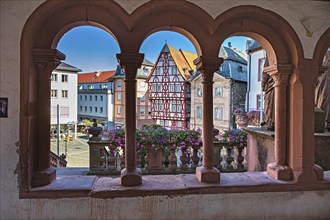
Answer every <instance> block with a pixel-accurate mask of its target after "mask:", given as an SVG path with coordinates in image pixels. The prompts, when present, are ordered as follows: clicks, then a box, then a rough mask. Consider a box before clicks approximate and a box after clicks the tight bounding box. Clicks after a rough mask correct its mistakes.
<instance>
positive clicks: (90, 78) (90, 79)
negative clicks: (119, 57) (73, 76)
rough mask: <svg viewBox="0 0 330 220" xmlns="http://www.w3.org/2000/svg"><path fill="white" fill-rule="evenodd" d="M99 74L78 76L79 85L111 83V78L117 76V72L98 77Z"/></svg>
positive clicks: (105, 72)
mask: <svg viewBox="0 0 330 220" xmlns="http://www.w3.org/2000/svg"><path fill="white" fill-rule="evenodd" d="M97 73H98V72H92V73H80V74H78V84H83V83H101V82H109V81H110V79H111V77H113V76H114V75H115V73H116V70H111V71H104V72H101V74H100V75H99V76H97Z"/></svg>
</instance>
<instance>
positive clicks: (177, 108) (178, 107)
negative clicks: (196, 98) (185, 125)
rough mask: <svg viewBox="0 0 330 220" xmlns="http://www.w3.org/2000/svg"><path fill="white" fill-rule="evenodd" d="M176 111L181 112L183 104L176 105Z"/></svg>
mask: <svg viewBox="0 0 330 220" xmlns="http://www.w3.org/2000/svg"><path fill="white" fill-rule="evenodd" d="M176 111H177V112H181V105H180V104H178V105H177V107H176Z"/></svg>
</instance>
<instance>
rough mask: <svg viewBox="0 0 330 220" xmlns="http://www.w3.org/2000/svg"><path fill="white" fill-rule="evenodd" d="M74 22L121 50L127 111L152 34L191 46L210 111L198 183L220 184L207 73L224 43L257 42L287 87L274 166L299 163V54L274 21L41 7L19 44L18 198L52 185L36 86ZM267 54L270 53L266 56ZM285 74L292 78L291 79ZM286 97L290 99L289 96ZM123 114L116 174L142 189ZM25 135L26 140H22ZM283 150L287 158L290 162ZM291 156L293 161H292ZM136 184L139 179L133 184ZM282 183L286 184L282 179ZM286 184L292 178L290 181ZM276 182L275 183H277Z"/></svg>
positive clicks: (104, 5) (130, 120)
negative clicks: (95, 29) (120, 167)
mask: <svg viewBox="0 0 330 220" xmlns="http://www.w3.org/2000/svg"><path fill="white" fill-rule="evenodd" d="M46 12H47V13H46ZM55 18H58V19H55ZM174 18H175V19H174ZM80 22H83V23H84V24H95V23H96V24H99V25H98V26H99V27H104V29H106V30H111V32H112V33H113V35H114V36H116V37H115V39H116V40H117V41H118V43H119V45H120V48H121V54H119V55H117V58H118V60H119V63H120V66H121V67H122V68H123V69H125V81H124V83H125V85H126V88H127V91H126V92H125V100H126V101H127V102H126V104H130V105H131V106H136V95H135V92H136V90H135V88H136V82H135V78H136V73H137V69H138V68H139V67H140V66H141V64H142V62H143V54H139V53H138V51H139V48H140V46H141V43H142V42H143V40H144V39H146V37H147V36H149V35H150V34H151V33H153V32H154V31H158V30H174V31H177V32H179V33H182V34H184V35H185V36H186V37H188V39H190V40H191V42H192V43H193V44H194V46H195V48H196V51H197V53H198V58H197V59H196V60H195V61H194V64H195V65H196V66H197V69H198V70H199V71H201V72H202V78H203V80H204V82H205V84H207V85H208V86H205V88H206V89H205V91H204V89H203V109H204V110H205V109H209V110H211V112H210V111H209V110H208V111H207V112H203V130H204V131H205V134H206V136H207V138H206V139H207V141H205V142H204V143H203V146H207V147H205V149H204V157H203V166H204V167H203V169H202V170H201V171H200V173H199V174H197V176H198V178H199V180H200V181H202V182H204V181H205V182H219V177H220V175H218V174H217V172H216V171H215V170H213V166H212V156H211V155H212V140H213V136H212V135H213V132H212V129H213V123H212V121H213V110H212V107H213V103H212V102H209V100H212V93H213V91H212V85H211V84H212V79H213V73H214V72H215V71H216V70H218V69H219V65H220V64H221V63H222V62H223V60H222V59H220V58H219V57H218V54H219V48H220V45H221V44H222V42H223V41H224V40H225V39H226V38H227V37H230V36H233V35H246V36H249V37H252V38H254V39H256V40H258V41H259V42H260V43H261V44H262V45H263V46H264V48H265V50H266V51H267V55H268V57H269V63H270V67H269V68H268V71H269V72H270V73H271V74H274V75H276V74H277V75H281V76H282V74H284V75H285V76H284V77H280V76H279V77H278V80H279V84H280V86H287V84H289V87H288V88H289V89H288V90H287V91H285V90H284V89H282V90H281V91H280V94H281V95H280V96H281V100H280V101H283V103H287V105H288V111H287V112H288V113H285V110H284V114H283V117H281V118H282V122H283V124H282V125H281V127H289V131H288V132H285V130H281V131H278V132H281V133H277V137H279V136H282V138H281V139H279V140H280V142H281V143H280V144H279V143H278V145H281V146H284V148H279V149H278V151H279V152H280V154H281V155H283V154H284V155H285V156H284V160H282V159H283V156H282V157H281V162H283V161H284V162H283V165H285V166H286V165H287V164H288V160H289V162H290V163H291V164H292V163H293V162H292V161H295V159H297V158H298V159H299V157H300V156H301V154H299V152H301V151H303V150H304V151H305V150H306V149H307V146H306V144H303V143H301V142H302V141H303V139H304V137H303V135H302V134H303V133H304V132H305V131H304V130H303V129H302V128H301V130H299V131H296V130H295V129H296V128H297V127H298V128H300V126H301V127H303V126H302V124H304V123H305V121H306V120H305V119H304V117H303V114H302V113H301V114H298V115H297V116H295V115H294V114H295V113H296V112H298V111H299V110H301V109H302V108H303V107H304V105H305V104H304V103H299V102H297V101H296V100H293V99H292V97H293V96H294V95H295V92H297V91H298V93H299V92H301V91H302V90H299V89H300V88H299V86H301V85H299V83H300V82H299V79H300V77H301V75H300V74H301V72H302V71H298V70H299V69H300V68H301V65H302V64H301V63H300V62H299V61H300V60H302V59H303V54H302V47H301V44H300V41H299V39H298V37H297V35H296V34H295V32H294V31H293V29H292V28H291V26H290V25H289V24H288V23H287V22H286V21H285V20H284V19H283V18H281V17H280V16H278V15H277V14H275V13H273V12H271V11H267V10H264V9H262V8H259V7H254V6H240V7H234V8H232V9H230V10H228V11H226V12H224V13H223V14H221V15H220V16H219V17H217V18H216V19H212V17H211V16H210V15H208V14H207V13H206V12H205V11H203V10H202V9H201V8H199V7H198V6H197V5H194V4H193V3H189V2H186V1H175V2H173V3H172V2H171V3H169V2H163V1H162V2H159V1H151V2H148V3H146V4H144V5H142V6H141V7H139V8H138V9H136V10H135V11H134V12H133V13H131V14H130V15H129V14H128V13H127V12H126V11H124V10H123V9H122V8H121V7H120V6H119V5H118V4H117V3H116V2H104V1H96V2H83V3H81V2H79V3H78V2H76V1H47V2H46V3H44V4H42V5H41V6H40V8H38V9H37V10H36V11H35V12H34V13H33V15H31V17H30V18H29V20H28V21H27V23H26V25H25V27H24V30H23V33H22V38H21V58H22V59H21V113H20V122H21V123H20V138H21V143H22V148H21V151H20V158H21V159H22V160H21V161H22V163H21V171H22V178H21V180H22V181H23V182H24V183H25V185H23V191H24V190H25V191H28V190H29V187H30V186H31V184H30V183H31V182H32V183H33V184H32V185H44V184H48V183H49V182H51V181H52V179H53V178H54V172H53V171H52V170H50V169H49V162H48V161H47V160H46V159H42V158H46V157H43V156H44V155H46V154H47V148H48V145H49V138H46V139H47V143H46V142H45V141H44V140H43V138H44V137H47V133H48V134H49V131H43V129H44V128H45V127H47V128H48V127H49V123H48V124H47V123H46V121H47V120H48V119H47V118H49V114H44V113H45V112H49V111H48V110H47V109H45V107H44V106H49V105H48V103H47V102H48V101H49V96H50V95H49V94H42V91H45V90H46V89H48V90H49V85H48V84H42V83H41V80H39V79H38V77H43V78H42V80H44V81H46V80H49V79H48V76H47V74H48V75H49V74H50V73H51V71H52V70H53V69H54V68H55V67H56V66H57V65H58V64H59V62H60V61H61V60H63V59H64V55H63V54H62V53H60V52H59V51H57V50H55V49H54V48H55V46H56V44H57V42H58V40H59V38H60V36H61V35H62V34H63V33H64V32H65V29H67V28H68V29H69V28H72V26H70V25H68V24H79V23H80ZM86 22H87V23H86ZM32 27H33V29H32ZM189 33H190V34H189ZM260 36H262V37H260ZM270 45H271V46H270ZM271 47H272V48H273V50H270V48H271ZM44 73H47V74H44ZM291 73H292V74H291ZM289 74H291V76H290V77H289ZM282 78H283V79H282ZM288 78H290V81H289V83H287V80H288ZM302 92H305V91H302ZM287 93H289V94H290V95H289V96H288V95H287ZM126 94H130V95H126ZM299 94H300V93H299ZM277 102H279V101H277ZM45 103H46V105H45ZM284 106H285V105H284ZM126 108H127V109H126V110H127V111H126V113H125V120H126V121H125V123H126V130H127V131H128V132H127V133H129V134H127V135H126V146H129V147H127V149H126V153H127V155H128V156H127V160H126V161H125V166H126V168H127V169H126V170H125V171H124V172H123V173H122V174H123V176H122V178H124V179H125V178H126V177H127V182H126V183H125V184H123V185H132V184H133V185H139V184H141V183H142V178H141V177H140V173H139V171H138V170H137V169H136V158H135V157H136V154H135V139H134V137H135V135H134V134H135V129H136V109H135V108H128V105H126ZM282 110H283V109H281V111H282ZM284 116H285V117H288V119H289V120H288V121H289V122H288V123H287V122H286V120H283V119H284V118H285V117H284ZM294 116H295V117H294ZM43 119H46V120H43ZM204 127H205V128H206V129H205V128H204ZM305 127H306V126H305ZM26 130H28V132H24V131H26ZM306 132H307V133H308V132H309V130H308V129H307V131H306ZM306 132H305V133H306ZM41 137H42V138H41ZM44 146H46V147H44ZM48 149H49V148H48ZM288 149H289V150H291V151H290V154H291V155H289V156H291V157H289V159H288V155H287V151H289V150H288ZM296 152H297V153H298V154H297V155H296V154H294V153H296ZM303 156H304V157H307V156H306V155H303ZM299 161H300V162H301V163H300V164H298V165H296V164H295V165H294V167H293V168H294V169H296V170H297V171H298V170H299V172H300V170H303V171H302V172H305V170H304V169H305V167H306V166H304V161H303V160H299ZM204 168H205V169H204ZM311 169H312V165H311V164H308V169H307V168H306V170H307V171H308V172H310V171H311ZM211 170H213V171H215V172H213V171H211ZM307 171H306V172H307ZM215 173H216V174H215ZM204 174H205V175H204ZM214 174H215V175H214ZM274 175H275V176H276V175H277V173H276V172H275V174H274ZM297 175H300V174H297ZM136 176H139V177H138V178H136ZM285 176H286V177H285V178H288V176H287V175H285ZM289 176H290V178H291V177H292V175H291V173H290V175H289ZM204 177H205V178H204ZM135 178H136V179H135ZM276 178H282V177H279V176H276ZM36 181H37V182H36Z"/></svg>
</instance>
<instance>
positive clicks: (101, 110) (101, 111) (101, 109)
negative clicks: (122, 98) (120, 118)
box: [100, 96, 103, 113]
mask: <svg viewBox="0 0 330 220" xmlns="http://www.w3.org/2000/svg"><path fill="white" fill-rule="evenodd" d="M101 97H102V96H101ZM100 113H103V107H100Z"/></svg>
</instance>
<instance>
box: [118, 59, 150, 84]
mask: <svg viewBox="0 0 330 220" xmlns="http://www.w3.org/2000/svg"><path fill="white" fill-rule="evenodd" d="M145 66H148V67H153V66H154V64H153V63H152V62H150V61H149V60H147V59H143V62H142V65H141V68H139V69H138V70H137V74H136V78H144V79H146V78H148V75H149V74H146V73H145V72H144V70H143V67H145ZM124 77H125V73H124V70H123V69H121V68H120V66H119V65H117V69H116V73H115V75H114V76H113V78H114V79H116V78H124Z"/></svg>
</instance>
